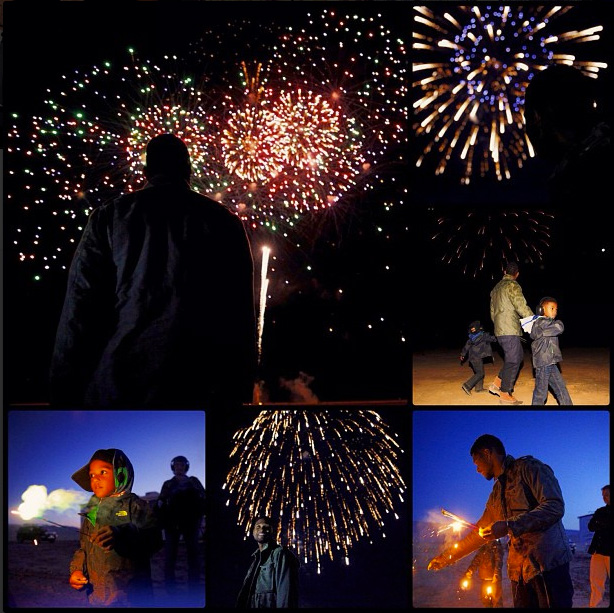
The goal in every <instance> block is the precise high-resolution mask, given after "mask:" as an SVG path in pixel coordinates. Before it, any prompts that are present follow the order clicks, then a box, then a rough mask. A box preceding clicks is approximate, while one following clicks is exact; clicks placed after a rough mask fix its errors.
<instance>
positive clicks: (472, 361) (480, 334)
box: [460, 320, 497, 396]
mask: <svg viewBox="0 0 614 613" xmlns="http://www.w3.org/2000/svg"><path fill="white" fill-rule="evenodd" d="M467 333H468V336H469V338H468V339H467V342H466V343H465V346H464V347H463V348H462V350H461V354H460V361H461V365H462V364H463V363H464V361H465V360H466V359H468V361H469V365H470V366H471V368H472V370H473V376H472V377H469V379H467V381H465V382H464V383H463V384H462V385H461V388H462V390H463V392H465V394H467V395H468V396H470V395H471V390H472V389H473V388H474V387H475V391H476V392H485V391H486V390H485V389H484V362H483V360H484V358H491V357H492V347H491V343H496V342H497V339H496V337H495V336H493V335H492V334H489V333H488V332H485V331H484V328H482V324H481V323H480V321H479V320H476V321H472V322H471V323H470V324H469V328H468V330H467Z"/></svg>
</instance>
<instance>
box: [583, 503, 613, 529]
mask: <svg viewBox="0 0 614 613" xmlns="http://www.w3.org/2000/svg"><path fill="white" fill-rule="evenodd" d="M609 521H610V518H609V517H608V516H607V515H606V514H605V513H604V512H603V508H599V509H597V510H596V511H595V512H594V513H593V516H592V517H591V518H590V520H589V522H588V529H589V530H590V531H591V532H595V531H597V530H602V529H603V528H607V526H608V524H609Z"/></svg>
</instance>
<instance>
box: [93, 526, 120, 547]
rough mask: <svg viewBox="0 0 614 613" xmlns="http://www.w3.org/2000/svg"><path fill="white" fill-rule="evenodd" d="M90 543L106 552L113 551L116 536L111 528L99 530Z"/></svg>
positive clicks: (103, 527) (106, 527)
mask: <svg viewBox="0 0 614 613" xmlns="http://www.w3.org/2000/svg"><path fill="white" fill-rule="evenodd" d="M90 541H91V542H92V543H93V544H94V545H98V546H99V547H101V548H102V549H104V550H105V551H111V549H113V547H114V545H115V536H114V532H113V528H112V527H111V526H102V527H101V528H98V530H96V531H95V532H94V533H93V534H92V535H91V536H90Z"/></svg>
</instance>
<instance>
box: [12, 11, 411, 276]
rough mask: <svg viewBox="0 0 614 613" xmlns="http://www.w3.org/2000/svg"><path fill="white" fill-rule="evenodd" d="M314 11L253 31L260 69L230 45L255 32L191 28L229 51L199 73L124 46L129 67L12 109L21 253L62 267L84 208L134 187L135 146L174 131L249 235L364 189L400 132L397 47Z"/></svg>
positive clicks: (382, 35) (362, 25) (139, 176)
mask: <svg viewBox="0 0 614 613" xmlns="http://www.w3.org/2000/svg"><path fill="white" fill-rule="evenodd" d="M321 19H322V20H323V22H324V23H323V24H321V26H320V29H319V30H318V26H314V25H313V22H311V24H312V30H313V32H316V31H318V32H319V33H318V35H316V34H314V33H309V32H307V31H306V30H302V31H301V32H297V33H294V32H293V31H292V28H285V27H281V26H280V27H273V26H271V28H261V29H260V30H259V32H261V34H263V36H266V37H267V42H266V43H262V44H261V46H260V51H259V53H260V55H262V56H263V61H264V62H266V67H263V63H262V62H258V63H256V68H255V69H253V72H252V69H251V68H248V65H247V64H246V62H245V61H244V60H245V57H246V56H247V55H248V51H249V52H250V54H251V49H248V48H247V47H245V46H244V45H242V44H237V42H238V41H240V40H242V39H243V40H245V39H246V38H249V39H250V40H251V39H252V38H253V28H252V29H251V34H250V36H249V37H245V36H244V34H245V32H244V31H242V30H241V29H240V28H239V29H237V28H228V29H227V30H226V31H227V32H228V33H227V34H220V33H219V32H218V33H214V35H213V36H205V37H203V41H204V42H203V43H202V45H207V46H208V47H207V48H208V49H209V50H210V49H212V48H215V53H217V51H218V50H219V48H220V46H223V47H224V48H227V49H228V50H229V53H228V54H222V55H224V56H228V57H225V58H224V61H223V63H224V66H223V68H224V70H221V71H220V72H215V73H213V72H210V73H207V72H206V71H204V72H200V71H201V66H200V65H199V66H198V67H196V64H197V62H195V61H194V60H193V58H192V59H190V60H189V61H188V60H186V58H177V57H176V56H173V57H165V58H161V59H159V60H156V61H142V60H139V59H138V57H137V56H136V53H135V51H134V50H130V57H131V61H130V62H129V63H128V64H127V65H124V66H115V65H113V64H110V63H105V64H101V65H100V66H96V67H94V68H93V69H92V70H90V71H83V70H77V71H75V73H74V75H73V76H72V77H70V76H66V77H65V78H64V85H63V87H62V88H61V91H60V92H58V93H57V94H53V95H52V94H51V93H50V95H49V98H48V100H47V101H46V102H45V104H46V107H47V109H48V111H47V115H46V116H45V115H41V116H35V117H34V118H32V119H27V118H25V123H23V122H22V120H21V119H20V118H15V124H14V126H13V128H12V129H11V131H10V135H9V140H10V145H9V147H8V148H7V153H8V156H7V157H8V159H7V162H8V164H7V165H8V167H9V177H10V182H11V187H10V191H9V190H7V192H8V193H7V199H8V201H9V202H10V203H11V204H12V205H13V206H17V207H20V208H21V210H22V212H23V214H24V222H23V223H22V224H20V227H19V228H16V239H15V241H14V243H15V246H16V248H17V250H18V252H19V257H20V259H21V260H22V261H28V262H32V263H33V264H34V265H35V266H38V267H39V270H46V269H51V268H64V269H65V268H66V267H67V265H68V262H69V259H70V258H71V257H72V254H73V253H74V248H75V243H76V240H77V239H78V237H79V235H80V234H81V232H82V230H83V227H84V225H85V222H86V220H87V216H88V215H89V213H90V212H91V210H92V209H93V208H94V207H95V206H98V205H100V204H101V203H103V202H106V201H107V200H108V199H109V198H111V197H114V196H116V195H117V194H118V193H120V192H121V191H132V190H134V189H137V188H139V187H141V186H142V185H143V183H144V178H143V172H142V162H143V160H142V151H143V148H144V145H145V144H146V142H147V141H148V140H149V139H150V138H151V137H152V136H154V135H156V134H159V133H161V132H167V131H172V132H174V133H176V134H177V135H178V136H180V137H181V138H183V139H184V140H185V141H186V144H188V148H189V149H190V154H191V156H192V161H193V171H194V172H193V185H194V186H195V187H196V188H197V189H198V190H199V191H201V192H203V193H205V194H207V195H210V196H211V197H212V198H214V199H216V200H218V201H220V202H222V203H223V204H224V205H226V206H227V207H228V208H230V209H231V210H232V211H233V212H235V213H236V214H237V215H239V216H240V217H241V218H242V219H244V220H245V221H246V222H247V224H248V227H249V228H250V230H252V231H257V230H259V229H260V228H264V229H265V230H267V231H271V232H277V231H278V230H279V229H280V228H282V232H283V233H284V234H285V235H286V236H287V235H288V233H289V232H292V230H294V229H296V226H297V224H298V223H299V221H300V220H301V216H302V215H303V214H313V213H314V212H318V211H323V210H325V209H327V208H330V207H333V206H334V205H335V204H336V203H338V202H339V201H340V200H341V199H346V198H348V197H349V196H350V193H351V192H352V191H353V190H364V189H367V188H369V187H370V188H373V186H374V185H376V183H377V180H378V179H379V177H378V176H377V168H378V164H379V163H380V162H381V159H382V156H383V154H384V152H385V150H386V146H387V144H388V143H390V142H394V143H399V142H402V140H403V138H404V131H403V128H404V124H403V121H404V119H406V116H407V109H406V107H403V99H404V97H403V96H402V95H400V94H402V92H403V91H404V87H406V85H405V80H404V74H405V72H404V71H405V68H404V66H403V63H402V61H401V58H402V57H403V55H404V53H405V50H404V45H403V43H402V41H398V40H393V38H392V36H391V35H390V33H389V31H388V30H387V29H386V28H385V26H384V25H383V24H381V23H378V21H377V19H376V18H373V17H371V18H369V19H365V18H359V17H343V16H340V17H337V16H336V15H335V14H334V13H333V12H330V11H324V13H323V14H322V16H321ZM247 27H249V24H247ZM341 51H343V54H341ZM209 52H210V51H209ZM203 55H204V54H201V55H200V56H199V57H201V56H203ZM217 55H218V56H219V55H220V54H217ZM340 58H341V60H343V62H345V63H343V62H342V61H340ZM190 64H191V66H192V67H191V68H190V66H189V65H190ZM239 66H242V69H243V74H242V77H243V84H242V85H241V84H238V83H237V74H236V73H237V68H238V67H239ZM322 66H325V69H324V68H321V67H322ZM216 68H220V66H219V65H218V66H217V67H216ZM211 70H213V69H211ZM318 71H320V72H324V71H326V72H327V76H328V80H322V79H319V78H320V77H321V74H320V72H318ZM196 73H200V74H199V77H198V79H197V78H196V77H195V76H194V74H196ZM355 73H356V74H355ZM316 75H317V77H318V78H316ZM205 92H206V93H205ZM297 121H300V122H301V123H302V124H303V126H302V127H301V128H300V129H299V128H298V127H297V125H296V123H297ZM28 123H29V125H28ZM26 161H27V163H26Z"/></svg>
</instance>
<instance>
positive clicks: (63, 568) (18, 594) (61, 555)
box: [5, 538, 205, 608]
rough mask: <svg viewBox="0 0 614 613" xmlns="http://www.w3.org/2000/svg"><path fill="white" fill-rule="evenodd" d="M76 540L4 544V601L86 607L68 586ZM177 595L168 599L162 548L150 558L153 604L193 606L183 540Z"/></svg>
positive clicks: (13, 604) (34, 605)
mask: <svg viewBox="0 0 614 613" xmlns="http://www.w3.org/2000/svg"><path fill="white" fill-rule="evenodd" d="M78 546H79V544H78V541H69V540H58V541H56V542H55V543H46V542H43V543H40V544H39V545H34V544H32V543H21V544H20V543H17V542H15V540H14V538H13V539H11V540H10V541H9V543H8V568H7V569H6V570H5V572H6V573H7V587H8V589H7V595H6V604H8V605H9V606H11V607H19V608H24V607H25V608H39V607H62V608H73V607H83V606H86V604H87V603H86V597H85V595H84V594H83V593H82V592H79V591H77V590H74V589H73V588H71V587H70V585H68V577H69V573H68V565H69V563H70V560H71V558H72V555H73V553H74V551H75V550H76V549H77V548H78ZM176 576H177V582H178V586H177V587H178V594H177V595H175V596H173V598H172V600H171V599H170V598H169V596H168V594H167V592H166V588H165V584H164V550H161V551H159V552H157V553H156V554H155V555H154V557H153V558H152V578H153V584H154V597H155V602H156V606H160V607H168V606H170V605H172V606H173V607H189V606H192V607H194V606H196V603H194V601H193V600H191V599H190V597H189V595H188V591H187V564H186V555H185V548H184V547H183V543H180V546H179V555H178V560H177V566H176ZM204 590H205V587H204V573H203V576H202V594H203V596H202V600H201V601H200V603H199V605H200V606H202V605H203V604H204Z"/></svg>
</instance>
